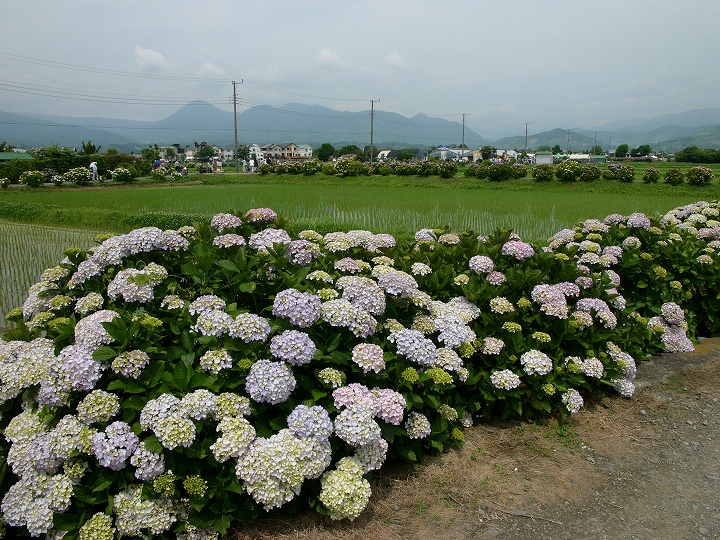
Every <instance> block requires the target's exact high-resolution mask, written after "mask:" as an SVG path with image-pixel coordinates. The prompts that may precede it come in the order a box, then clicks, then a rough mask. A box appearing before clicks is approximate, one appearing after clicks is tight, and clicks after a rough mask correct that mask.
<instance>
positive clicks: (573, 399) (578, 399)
mask: <svg viewBox="0 0 720 540" xmlns="http://www.w3.org/2000/svg"><path fill="white" fill-rule="evenodd" d="M562 402H563V404H564V405H565V407H567V410H568V411H570V414H575V413H578V412H580V409H581V408H582V406H583V404H584V403H585V402H584V401H583V398H582V396H581V395H580V392H578V391H577V390H575V389H574V388H570V389H568V391H567V392H565V393H564V394H563V395H562Z"/></svg>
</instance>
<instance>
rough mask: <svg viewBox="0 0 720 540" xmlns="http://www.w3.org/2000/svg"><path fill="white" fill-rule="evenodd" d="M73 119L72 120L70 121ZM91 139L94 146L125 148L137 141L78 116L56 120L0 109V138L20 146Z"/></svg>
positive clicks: (72, 143)
mask: <svg viewBox="0 0 720 540" xmlns="http://www.w3.org/2000/svg"><path fill="white" fill-rule="evenodd" d="M73 120H74V122H73ZM89 140H91V141H93V144H95V145H96V146H102V148H103V150H104V149H107V148H110V147H112V148H117V149H118V150H121V149H122V150H125V149H129V148H133V147H136V146H137V145H138V144H139V143H138V142H137V141H136V140H133V139H131V138H129V137H125V136H123V135H120V134H118V133H115V132H112V131H108V130H105V129H100V128H93V127H87V124H86V123H85V122H83V121H82V120H81V119H79V118H75V119H68V120H67V121H65V122H58V121H55V120H52V119H49V118H46V119H43V118H39V117H36V118H32V117H30V116H25V115H20V114H13V113H6V112H0V141H7V142H8V143H10V144H12V145H13V146H16V147H20V148H33V147H40V146H52V145H53V144H57V145H58V146H61V147H77V148H79V147H80V146H81V145H82V142H83V141H89Z"/></svg>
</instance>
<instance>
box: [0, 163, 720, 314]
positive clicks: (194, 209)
mask: <svg viewBox="0 0 720 540" xmlns="http://www.w3.org/2000/svg"><path fill="white" fill-rule="evenodd" d="M222 182H223V183H220V184H214V185H206V184H199V183H196V184H174V185H152V184H150V185H147V184H146V185H143V186H131V187H122V188H110V187H108V186H106V187H102V188H99V189H56V188H43V189H36V190H20V189H10V190H7V191H5V192H2V193H0V210H2V208H3V204H4V203H8V204H6V205H5V206H6V207H8V206H12V205H20V206H23V204H25V205H31V206H32V208H33V211H32V212H27V213H26V214H23V213H22V212H20V214H19V217H18V218H17V220H16V218H13V221H5V222H0V283H1V284H2V285H1V289H0V327H2V326H3V322H4V319H3V317H4V315H5V314H6V313H7V311H8V310H10V309H12V308H13V307H17V306H19V305H21V302H22V300H23V298H24V297H25V296H26V292H27V289H28V287H29V286H30V285H32V284H33V283H35V282H36V281H37V280H38V278H39V275H40V273H41V272H42V270H44V269H45V268H47V267H49V266H54V265H55V264H57V263H58V262H59V261H60V260H61V259H62V257H63V251H64V249H65V248H67V247H81V248H87V247H90V246H91V245H92V244H93V238H94V236H95V235H96V234H97V232H98V231H106V232H107V231H115V232H127V229H128V228H129V227H126V226H123V225H122V219H121V218H122V217H124V216H132V215H134V214H141V213H147V212H172V213H190V214H202V215H205V216H208V217H210V216H212V215H214V214H216V213H218V212H243V213H244V212H245V211H246V210H248V209H249V208H257V207H270V208H273V209H274V210H275V211H277V212H278V213H279V214H281V215H282V216H284V217H285V218H287V219H289V221H290V225H291V226H292V228H293V229H294V230H301V229H304V228H313V229H316V230H318V231H320V232H328V231H330V230H350V229H367V230H371V231H373V232H376V233H378V232H387V233H391V234H395V235H398V236H411V235H412V234H413V233H414V232H415V231H417V230H419V229H421V228H425V227H430V228H442V227H446V226H447V227H449V228H450V229H452V230H454V231H474V232H475V233H477V234H487V233H490V232H492V231H493V230H495V229H496V228H507V229H513V230H514V231H515V232H517V233H518V234H519V235H520V236H521V237H522V238H523V239H525V240H528V241H533V242H540V243H543V242H545V241H546V240H547V239H548V238H549V237H550V236H552V235H553V234H554V233H556V232H557V231H559V230H561V229H564V228H570V227H573V226H574V225H575V224H576V223H577V222H578V221H582V220H584V219H587V218H598V219H602V218H604V217H605V216H607V215H608V214H612V213H620V214H625V215H629V214H631V213H633V212H643V213H646V214H656V213H665V212H667V211H668V210H670V209H672V208H674V207H676V206H680V205H684V204H688V203H691V202H696V201H698V200H714V199H717V198H718V192H719V190H718V185H717V180H715V181H713V183H711V184H710V186H706V187H703V188H695V187H690V186H678V187H671V186H667V185H663V184H652V185H646V184H643V183H639V182H637V181H636V182H634V183H632V184H619V183H611V182H607V181H598V182H594V183H592V184H573V185H567V184H560V183H558V182H549V183H547V184H536V183H534V182H532V181H531V180H530V179H523V180H516V181H510V182H503V183H500V184H498V183H490V182H487V181H470V180H465V179H460V178H458V179H456V180H453V181H441V180H439V179H418V178H400V177H381V178H377V177H371V178H356V179H337V178H333V179H329V178H322V177H320V178H312V179H307V178H303V177H300V178H298V177H287V176H279V175H271V176H268V177H248V176H242V175H241V176H237V177H236V176H234V175H230V174H226V175H223V179H222ZM38 208H40V209H44V211H42V212H39V213H37V215H35V213H34V212H35V211H36V210H37V209H38ZM2 215H4V216H5V217H7V213H4V214H2ZM38 216H39V217H38ZM18 221H23V222H26V223H19V222H18ZM28 222H32V223H28ZM58 225H61V226H60V227H58ZM66 227H68V228H66Z"/></svg>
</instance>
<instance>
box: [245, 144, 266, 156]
mask: <svg viewBox="0 0 720 540" xmlns="http://www.w3.org/2000/svg"><path fill="white" fill-rule="evenodd" d="M248 156H250V159H265V154H263V151H262V150H261V149H260V145H258V144H255V143H253V144H251V145H250V146H248Z"/></svg>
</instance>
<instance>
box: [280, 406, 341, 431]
mask: <svg viewBox="0 0 720 540" xmlns="http://www.w3.org/2000/svg"><path fill="white" fill-rule="evenodd" d="M287 423H288V429H289V430H290V431H291V432H292V433H293V434H294V435H295V436H296V437H298V438H300V439H319V440H328V439H329V438H330V435H332V432H333V423H332V421H331V420H330V415H329V414H328V412H327V411H326V410H325V409H323V408H322V407H320V406H319V405H315V406H313V407H308V406H307V405H298V406H297V407H295V409H293V412H291V413H290V415H289V416H288V418H287Z"/></svg>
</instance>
